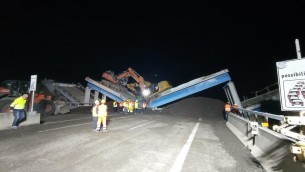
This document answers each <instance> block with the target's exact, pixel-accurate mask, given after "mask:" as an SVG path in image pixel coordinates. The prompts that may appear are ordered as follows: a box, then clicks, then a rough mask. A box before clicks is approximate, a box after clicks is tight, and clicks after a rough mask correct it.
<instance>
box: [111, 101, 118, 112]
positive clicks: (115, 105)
mask: <svg viewBox="0 0 305 172" xmlns="http://www.w3.org/2000/svg"><path fill="white" fill-rule="evenodd" d="M112 106H113V112H118V102H117V101H115V100H114V101H113V105H112Z"/></svg>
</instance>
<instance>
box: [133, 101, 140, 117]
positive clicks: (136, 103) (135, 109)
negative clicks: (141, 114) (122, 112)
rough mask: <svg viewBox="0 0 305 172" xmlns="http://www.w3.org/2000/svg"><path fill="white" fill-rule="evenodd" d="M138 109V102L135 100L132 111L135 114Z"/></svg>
mask: <svg viewBox="0 0 305 172" xmlns="http://www.w3.org/2000/svg"><path fill="white" fill-rule="evenodd" d="M138 110H139V102H138V100H136V102H135V103H134V112H135V114H137V113H138Z"/></svg>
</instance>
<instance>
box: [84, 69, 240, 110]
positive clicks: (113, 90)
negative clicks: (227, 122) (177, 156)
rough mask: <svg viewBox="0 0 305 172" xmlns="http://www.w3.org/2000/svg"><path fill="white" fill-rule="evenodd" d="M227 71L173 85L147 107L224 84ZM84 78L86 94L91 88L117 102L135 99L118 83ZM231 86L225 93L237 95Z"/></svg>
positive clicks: (237, 98)
mask: <svg viewBox="0 0 305 172" xmlns="http://www.w3.org/2000/svg"><path fill="white" fill-rule="evenodd" d="M228 72H229V71H228V70H227V69H225V70H222V71H219V72H216V73H213V74H211V75H207V76H203V77H200V78H197V79H194V80H191V81H189V82H186V83H184V84H181V85H179V86H176V87H173V88H171V89H169V90H166V91H164V92H161V93H158V94H156V95H154V96H153V97H150V98H149V99H148V100H147V102H148V105H147V107H148V108H151V109H157V108H158V107H160V106H163V105H165V104H168V103H171V102H174V101H176V100H179V99H181V98H184V97H187V96H190V95H192V94H195V93H198V92H200V91H203V90H206V89H208V88H211V87H214V86H216V85H220V84H226V83H228V82H230V80H231V77H230V75H229V74H228ZM85 80H86V81H87V82H88V84H87V89H86V91H87V92H88V93H87V95H89V94H90V93H89V92H90V91H91V90H95V91H96V92H99V93H102V94H103V95H104V96H107V97H109V98H111V99H113V100H116V101H118V102H121V101H124V100H127V99H131V100H133V101H135V99H136V96H135V95H134V94H132V93H131V92H129V91H128V90H127V88H125V87H122V86H120V85H119V84H113V83H110V82H107V81H105V80H102V82H98V81H95V80H93V79H91V78H89V77H86V78H85ZM232 88H234V85H233V87H232V82H230V84H229V89H227V90H229V91H226V94H227V95H228V94H229V93H227V92H231V93H230V94H231V95H237V93H236V90H235V88H234V89H232ZM232 92H233V93H232ZM96 98H98V95H96ZM233 99H234V100H232V101H234V102H238V104H240V101H239V97H238V96H233ZM239 107H241V106H239Z"/></svg>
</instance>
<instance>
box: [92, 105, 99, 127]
mask: <svg viewBox="0 0 305 172" xmlns="http://www.w3.org/2000/svg"><path fill="white" fill-rule="evenodd" d="M99 105H100V101H99V100H95V101H94V105H93V107H92V109H91V112H92V130H93V131H94V130H96V127H97V120H98V106H99Z"/></svg>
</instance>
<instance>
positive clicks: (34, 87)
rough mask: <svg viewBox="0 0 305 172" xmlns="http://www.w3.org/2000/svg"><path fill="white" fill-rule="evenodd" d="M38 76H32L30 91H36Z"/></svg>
mask: <svg viewBox="0 0 305 172" xmlns="http://www.w3.org/2000/svg"><path fill="white" fill-rule="evenodd" d="M36 83H37V75H31V85H30V91H36Z"/></svg>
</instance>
